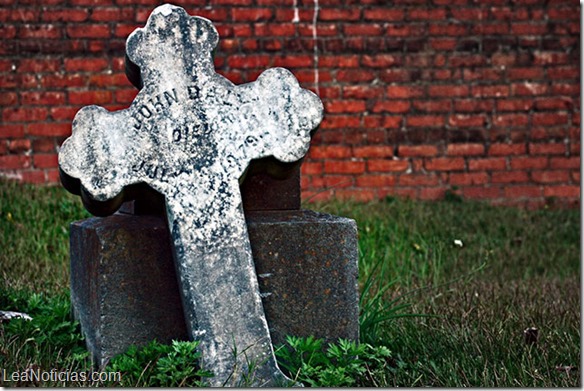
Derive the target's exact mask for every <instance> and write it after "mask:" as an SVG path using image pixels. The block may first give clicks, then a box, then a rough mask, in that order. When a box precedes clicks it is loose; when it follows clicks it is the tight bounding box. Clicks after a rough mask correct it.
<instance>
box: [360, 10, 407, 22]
mask: <svg viewBox="0 0 584 391" xmlns="http://www.w3.org/2000/svg"><path fill="white" fill-rule="evenodd" d="M404 16H405V12H404V11H403V10H402V9H399V8H393V9H392V8H388V7H383V8H371V9H366V10H364V11H363V18H364V19H365V20H373V21H383V22H398V21H401V20H403V19H404Z"/></svg>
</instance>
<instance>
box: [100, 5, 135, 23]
mask: <svg viewBox="0 0 584 391" xmlns="http://www.w3.org/2000/svg"><path fill="white" fill-rule="evenodd" d="M90 19H91V20H93V21H96V22H113V21H122V22H123V21H128V20H133V19H134V9H133V8H129V7H95V8H94V9H93V10H92V11H91V16H90Z"/></svg>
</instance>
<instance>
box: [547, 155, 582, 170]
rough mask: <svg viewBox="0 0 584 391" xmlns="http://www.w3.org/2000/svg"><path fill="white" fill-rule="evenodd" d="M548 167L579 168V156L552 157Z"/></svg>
mask: <svg viewBox="0 0 584 391" xmlns="http://www.w3.org/2000/svg"><path fill="white" fill-rule="evenodd" d="M550 168H580V157H579V156H574V157H552V158H551V159H550Z"/></svg>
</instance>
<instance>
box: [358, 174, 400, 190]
mask: <svg viewBox="0 0 584 391" xmlns="http://www.w3.org/2000/svg"><path fill="white" fill-rule="evenodd" d="M395 183H396V179H395V176H389V175H359V176H358V177H357V178H356V185H357V186H359V187H375V188H377V187H385V186H393V185H395Z"/></svg>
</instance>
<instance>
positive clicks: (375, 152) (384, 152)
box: [353, 145, 393, 158]
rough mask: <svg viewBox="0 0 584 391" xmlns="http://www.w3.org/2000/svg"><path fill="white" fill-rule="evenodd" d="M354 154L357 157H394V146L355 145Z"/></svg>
mask: <svg viewBox="0 0 584 391" xmlns="http://www.w3.org/2000/svg"><path fill="white" fill-rule="evenodd" d="M353 156H355V157H357V158H367V157H378V158H379V157H393V147H390V146H387V145H366V146H359V147H353Z"/></svg>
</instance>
